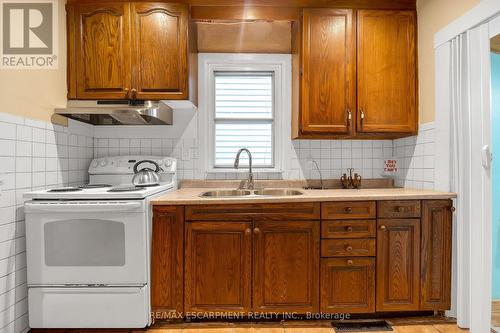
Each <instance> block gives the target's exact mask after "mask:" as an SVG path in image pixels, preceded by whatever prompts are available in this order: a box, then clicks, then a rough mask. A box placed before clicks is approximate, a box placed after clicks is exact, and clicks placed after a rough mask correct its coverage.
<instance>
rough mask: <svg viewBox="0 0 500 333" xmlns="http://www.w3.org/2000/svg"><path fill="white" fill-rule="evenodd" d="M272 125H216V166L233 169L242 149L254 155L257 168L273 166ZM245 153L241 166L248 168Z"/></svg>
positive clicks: (247, 123)
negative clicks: (237, 155) (235, 159)
mask: <svg viewBox="0 0 500 333" xmlns="http://www.w3.org/2000/svg"><path fill="white" fill-rule="evenodd" d="M272 133H273V125H272V123H251V122H246V123H227V122H224V123H216V124H215V166H216V167H233V163H234V158H235V157H236V153H237V152H238V150H239V149H240V148H247V149H248V150H250V152H251V153H252V162H253V165H254V166H255V167H272V166H273V137H272ZM247 165H248V159H247V155H246V154H245V153H242V154H241V159H240V166H247Z"/></svg>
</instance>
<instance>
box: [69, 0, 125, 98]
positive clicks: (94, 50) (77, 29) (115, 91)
mask: <svg viewBox="0 0 500 333" xmlns="http://www.w3.org/2000/svg"><path fill="white" fill-rule="evenodd" d="M68 24H69V28H70V29H69V30H70V31H69V35H68V39H69V41H68V49H69V61H68V62H69V67H68V71H69V79H70V80H69V81H70V82H69V87H70V98H80V99H93V98H96V99H123V98H127V95H128V91H129V89H130V86H131V80H132V78H131V70H130V6H129V4H127V3H111V2H109V3H86V4H77V3H75V4H72V5H71V6H69V11H68ZM72 30H73V31H72ZM71 90H73V92H72V91H71ZM75 90H76V91H75Z"/></svg>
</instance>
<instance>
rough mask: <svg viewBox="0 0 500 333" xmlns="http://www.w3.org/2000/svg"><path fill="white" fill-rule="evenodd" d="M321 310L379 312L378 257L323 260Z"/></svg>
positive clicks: (327, 311) (329, 311) (325, 311)
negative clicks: (376, 288)
mask: <svg viewBox="0 0 500 333" xmlns="http://www.w3.org/2000/svg"><path fill="white" fill-rule="evenodd" d="M320 286H321V288H320V290H321V312H324V313H371V312H375V258H342V259H321V285H320Z"/></svg>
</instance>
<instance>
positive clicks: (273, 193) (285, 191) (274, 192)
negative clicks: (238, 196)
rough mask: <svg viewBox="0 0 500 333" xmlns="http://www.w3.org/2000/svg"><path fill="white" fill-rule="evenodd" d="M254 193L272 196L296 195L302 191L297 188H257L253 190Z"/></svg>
mask: <svg viewBox="0 0 500 333" xmlns="http://www.w3.org/2000/svg"><path fill="white" fill-rule="evenodd" d="M254 194H255V195H268V196H274V197H291V196H296V195H302V194H303V193H302V192H300V191H297V190H290V189H269V190H257V191H254Z"/></svg>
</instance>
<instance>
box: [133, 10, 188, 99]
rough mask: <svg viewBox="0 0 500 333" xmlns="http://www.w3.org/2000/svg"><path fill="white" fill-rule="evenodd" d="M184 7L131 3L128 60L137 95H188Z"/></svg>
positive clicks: (151, 97) (162, 97)
mask: <svg viewBox="0 0 500 333" xmlns="http://www.w3.org/2000/svg"><path fill="white" fill-rule="evenodd" d="M188 17H189V13H188V8H187V7H186V6H185V5H182V4H169V3H147V2H144V3H132V27H133V28H132V34H133V37H132V41H133V44H132V58H133V61H132V64H133V71H132V75H133V82H134V85H133V86H134V88H133V89H136V92H135V91H134V93H136V98H137V99H153V100H154V99H186V98H187V97H188V77H187V73H188V53H187V52H188V49H187V34H186V31H187V24H188V22H187V20H188Z"/></svg>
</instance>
